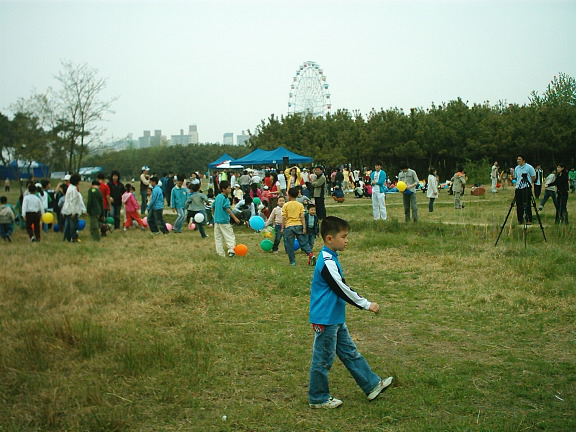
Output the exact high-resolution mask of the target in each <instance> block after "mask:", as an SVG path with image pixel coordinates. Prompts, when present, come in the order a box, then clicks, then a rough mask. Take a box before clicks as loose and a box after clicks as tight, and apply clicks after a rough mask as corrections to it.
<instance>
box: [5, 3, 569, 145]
mask: <svg viewBox="0 0 576 432" xmlns="http://www.w3.org/2000/svg"><path fill="white" fill-rule="evenodd" d="M575 21H576V2H569V1H534V0H527V1H516V0H512V1H502V2H497V1H492V0H488V1H466V0H461V1H456V0H452V1H434V0H420V1H410V0H408V1H405V2H399V1H379V2H377V1H368V0H361V1H357V2H352V1H340V0H336V1H332V2H328V1H320V0H312V1H307V2H305V1H299V0H298V1H295V0H290V1H287V2H282V3H278V2H267V1H263V0H257V1H238V2H232V1H220V0H215V1H211V2H208V1H166V2H160V1H147V2H133V1H116V2H110V1H96V0H92V1H88V0H79V1H75V2H72V1H54V0H35V1H32V0H21V1H8V0H0V40H1V42H0V43H1V44H2V45H1V49H0V102H1V104H0V110H2V112H4V113H8V112H9V111H8V107H9V106H10V105H11V104H13V103H15V102H16V101H17V99H18V98H26V97H28V96H30V95H31V93H32V91H33V89H37V90H38V91H44V90H46V89H47V88H48V87H50V86H52V87H57V84H58V83H57V81H56V80H55V79H54V75H56V74H57V73H58V72H59V71H60V70H61V60H69V61H72V62H74V63H76V64H82V63H86V64H88V65H89V66H90V67H93V68H96V69H97V70H98V71H99V74H100V75H101V76H102V77H105V78H107V79H108V88H107V89H106V91H105V94H104V95H103V97H104V98H106V99H108V98H111V97H113V96H119V99H118V100H117V101H116V102H115V103H114V104H113V106H112V109H113V110H114V111H115V113H114V114H110V115H108V116H106V122H104V123H103V125H104V126H105V127H107V129H108V133H107V134H106V135H105V136H104V137H103V140H104V141H105V142H107V141H111V140H118V139H122V138H124V137H126V136H128V135H129V134H132V135H133V136H139V134H140V132H141V131H143V130H153V129H151V128H154V129H159V130H164V131H169V132H170V134H178V132H179V131H180V129H181V128H182V125H188V124H190V121H191V120H192V121H193V122H194V123H196V124H197V125H198V127H199V135H200V142H212V143H216V142H222V140H223V133H225V132H227V131H236V132H235V133H238V132H239V131H242V130H243V131H247V130H250V131H251V132H252V133H253V132H254V130H255V129H256V128H257V126H258V125H259V124H260V123H261V121H265V120H266V119H267V118H268V117H269V116H270V115H272V114H274V115H275V116H280V115H285V114H287V112H288V108H289V107H288V102H289V93H290V91H291V84H292V83H293V79H294V77H295V75H296V72H297V70H298V67H299V66H300V65H301V64H302V63H303V62H306V61H314V62H317V63H318V64H319V65H320V67H321V68H322V69H323V71H324V75H325V76H326V83H327V84H329V88H330V96H331V103H332V112H335V111H336V110H338V109H348V110H349V111H355V110H359V111H360V112H361V113H362V114H364V115H366V114H368V113H369V112H370V110H371V109H372V108H374V109H376V110H379V109H380V108H383V109H388V108H394V107H397V108H402V109H404V110H406V111H407V110H409V109H410V108H419V107H421V108H428V107H430V106H431V105H432V103H435V104H440V103H442V102H448V101H450V100H454V99H456V98H458V97H461V98H462V99H463V100H464V101H469V102H470V104H472V103H483V102H485V101H489V102H490V103H492V104H496V103H498V102H499V101H506V102H508V103H518V104H525V103H528V102H529V99H528V98H529V96H530V93H531V92H532V91H533V90H535V91H538V92H540V93H542V92H543V91H544V90H545V89H546V86H547V85H548V83H549V82H550V81H551V80H552V79H553V77H554V76H555V75H558V73H559V72H564V73H567V74H569V75H571V76H576V57H575V56H574V55H573V46H575V45H576V28H575V26H574V25H573V22H575ZM294 23H298V25H297V26H294ZM23 24H26V25H23ZM95 29H102V30H101V31H100V30H95Z"/></svg>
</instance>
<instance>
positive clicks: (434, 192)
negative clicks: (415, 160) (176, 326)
mask: <svg viewBox="0 0 576 432" xmlns="http://www.w3.org/2000/svg"><path fill="white" fill-rule="evenodd" d="M436 176H437V171H436V169H435V168H430V173H429V174H428V191H427V192H426V196H427V197H428V198H430V202H429V203H428V211H429V212H430V213H432V212H433V211H434V200H435V199H436V198H438V177H436Z"/></svg>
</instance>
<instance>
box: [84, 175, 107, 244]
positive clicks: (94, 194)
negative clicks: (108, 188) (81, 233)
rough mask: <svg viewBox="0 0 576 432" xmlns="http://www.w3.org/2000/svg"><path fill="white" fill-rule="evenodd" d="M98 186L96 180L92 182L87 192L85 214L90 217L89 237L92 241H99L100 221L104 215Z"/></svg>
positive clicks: (98, 183)
mask: <svg viewBox="0 0 576 432" xmlns="http://www.w3.org/2000/svg"><path fill="white" fill-rule="evenodd" d="M99 186H100V182H99V181H98V180H94V181H93V182H92V187H91V188H90V189H89V190H88V203H87V205H86V212H87V213H88V214H89V215H90V235H91V236H92V240H94V241H100V221H101V220H102V218H103V215H104V205H103V202H102V192H100V189H99Z"/></svg>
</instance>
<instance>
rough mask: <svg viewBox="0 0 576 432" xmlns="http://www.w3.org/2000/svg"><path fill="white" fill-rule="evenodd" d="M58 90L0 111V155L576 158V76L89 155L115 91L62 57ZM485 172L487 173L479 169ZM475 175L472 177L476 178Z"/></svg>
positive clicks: (201, 160)
mask: <svg viewBox="0 0 576 432" xmlns="http://www.w3.org/2000/svg"><path fill="white" fill-rule="evenodd" d="M56 78H57V80H58V81H59V82H60V84H61V88H60V89H57V90H52V89H48V91H46V92H44V93H34V94H33V95H32V96H31V97H29V98H27V99H20V100H19V101H18V102H17V103H16V104H14V105H13V106H12V110H13V111H14V112H15V115H14V117H13V118H12V119H10V118H8V117H7V116H5V115H3V114H1V113H0V147H1V148H0V157H1V158H2V162H4V163H5V162H7V161H8V160H10V159H16V158H18V159H23V160H25V161H30V160H36V161H39V162H42V163H45V164H48V165H50V166H51V168H52V170H53V171H55V170H66V171H77V170H78V168H79V167H80V166H103V167H104V169H105V171H111V170H112V169H116V170H119V171H120V172H121V173H122V174H123V176H129V177H132V176H136V175H137V174H139V172H140V168H141V167H142V165H149V166H150V167H151V168H152V170H154V171H155V172H158V173H163V172H174V173H177V172H182V173H190V172H191V171H205V170H206V169H207V165H208V163H210V162H212V161H214V160H215V159H217V158H218V157H220V156H221V155H222V154H224V153H228V154H230V155H231V156H232V157H233V158H238V157H241V156H244V155H246V154H247V153H249V152H250V151H252V150H254V149H256V148H261V149H264V150H270V149H274V148H276V147H278V146H284V147H286V148H288V149H289V150H292V151H294V152H296V153H300V154H303V155H305V156H310V157H313V158H314V161H315V162H316V163H319V164H322V165H324V166H326V167H336V166H339V165H342V164H351V165H352V166H353V167H354V168H359V169H361V168H363V167H369V166H372V165H373V164H374V162H376V161H380V162H382V164H383V166H384V168H385V169H386V170H387V172H388V173H389V174H392V173H394V172H396V170H397V169H398V166H399V165H400V164H401V163H408V165H409V166H411V167H412V168H414V169H416V170H417V172H419V173H420V176H421V177H425V175H426V172H427V170H428V168H429V167H430V166H434V167H436V168H437V169H438V171H439V173H440V175H441V177H444V176H449V175H451V174H452V173H453V171H454V170H455V169H456V168H457V167H458V166H466V167H467V170H468V171H473V170H475V169H476V170H479V174H478V175H479V176H480V175H481V174H480V169H479V167H480V166H481V167H482V168H481V172H484V171H485V167H486V166H488V167H489V166H490V165H491V163H492V162H493V161H494V160H497V161H499V162H500V165H501V166H502V167H506V166H514V165H515V159H516V156H517V155H518V154H523V155H525V156H526V158H527V160H528V162H530V163H532V164H536V163H540V164H543V166H545V167H547V166H548V165H551V164H554V163H557V162H560V161H562V162H564V163H566V164H568V165H570V166H571V167H572V166H574V165H575V164H576V80H575V79H574V78H573V77H571V76H569V75H567V74H563V73H560V74H559V75H558V76H556V77H554V79H553V80H552V81H551V82H550V83H549V84H548V87H547V88H546V90H545V91H544V93H543V94H538V93H537V92H536V91H533V92H532V93H531V94H530V96H529V101H530V102H529V103H528V104H525V105H518V104H507V103H505V102H498V103H497V104H495V105H491V104H490V103H488V102H485V103H481V104H478V103H473V104H469V103H468V102H465V101H464V100H462V99H461V98H458V99H455V100H452V101H449V102H445V103H442V104H439V105H436V104H432V106H431V107H430V108H427V109H424V108H412V109H410V111H409V112H405V111H403V110H402V109H398V108H389V109H381V110H380V111H376V110H372V111H371V112H369V113H368V114H366V115H363V114H361V113H360V112H358V111H353V112H350V111H347V110H339V111H337V112H335V113H333V114H327V115H326V116H321V117H315V116H312V115H305V114H291V115H287V116H276V115H271V116H270V117H269V118H268V119H266V120H262V121H261V123H260V125H259V126H258V127H257V128H256V130H255V131H254V132H253V133H252V132H250V131H249V135H250V139H249V140H248V142H247V144H246V146H226V145H219V144H194V145H188V146H158V147H151V148H145V149H135V148H128V149H126V150H123V151H119V152H106V153H102V154H94V153H92V154H89V150H90V149H93V148H95V147H97V145H98V143H99V138H100V137H101V135H102V129H101V128H100V127H99V124H100V123H99V122H100V121H101V120H102V119H103V117H104V115H105V114H107V113H111V112H112V111H111V104H112V102H113V101H114V100H115V98H113V99H110V100H102V99H101V93H102V91H103V90H104V89H105V87H106V80H105V79H103V78H100V77H99V76H98V73H97V71H96V70H95V69H92V68H90V67H88V66H87V65H85V64H82V65H75V64H72V63H69V62H68V63H67V62H64V63H63V70H62V71H61V72H60V73H59V75H58V76H57V77H56ZM486 175H487V173H486ZM478 180H479V181H480V180H481V179H478Z"/></svg>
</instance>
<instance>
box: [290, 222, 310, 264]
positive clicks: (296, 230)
mask: <svg viewBox="0 0 576 432" xmlns="http://www.w3.org/2000/svg"><path fill="white" fill-rule="evenodd" d="M295 238H297V239H298V243H300V247H301V248H302V250H303V251H304V252H306V253H307V254H308V255H310V254H311V253H312V248H310V245H309V244H308V239H307V238H306V236H305V235H304V233H303V232H302V225H294V226H290V227H286V228H284V248H285V249H286V253H287V254H288V259H289V260H290V264H292V263H295V262H296V254H294V239H295Z"/></svg>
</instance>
